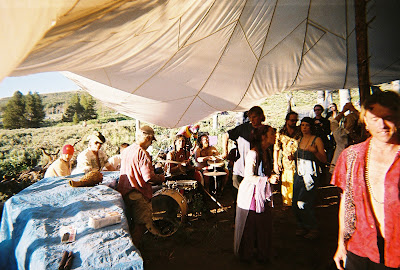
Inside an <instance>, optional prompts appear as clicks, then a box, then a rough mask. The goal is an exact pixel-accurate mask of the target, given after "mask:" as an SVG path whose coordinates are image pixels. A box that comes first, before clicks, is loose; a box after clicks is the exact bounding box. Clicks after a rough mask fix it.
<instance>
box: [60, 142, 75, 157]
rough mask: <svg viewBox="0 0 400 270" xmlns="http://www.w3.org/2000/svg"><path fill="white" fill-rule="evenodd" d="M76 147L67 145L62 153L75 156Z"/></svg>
mask: <svg viewBox="0 0 400 270" xmlns="http://www.w3.org/2000/svg"><path fill="white" fill-rule="evenodd" d="M74 151H75V150H74V147H73V146H72V145H70V144H66V145H64V146H63V148H62V153H63V154H69V155H73V154H74Z"/></svg>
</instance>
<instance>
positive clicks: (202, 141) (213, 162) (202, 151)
mask: <svg viewBox="0 0 400 270" xmlns="http://www.w3.org/2000/svg"><path fill="white" fill-rule="evenodd" d="M198 145H199V148H198V149H197V151H196V153H195V158H196V161H197V162H198V166H197V168H198V169H199V170H202V171H203V179H204V187H205V189H206V190H209V187H210V176H206V175H204V172H209V171H213V170H214V168H215V167H217V170H218V171H224V172H226V175H224V176H223V180H222V185H221V191H223V189H224V187H225V186H226V183H227V182H228V170H227V169H226V168H225V167H224V163H223V159H221V158H220V157H219V155H220V154H219V152H218V150H217V148H215V147H214V146H212V145H210V139H209V137H208V134H207V133H203V134H201V135H200V136H199V138H198Z"/></svg>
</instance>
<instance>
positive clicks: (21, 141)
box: [0, 90, 358, 184]
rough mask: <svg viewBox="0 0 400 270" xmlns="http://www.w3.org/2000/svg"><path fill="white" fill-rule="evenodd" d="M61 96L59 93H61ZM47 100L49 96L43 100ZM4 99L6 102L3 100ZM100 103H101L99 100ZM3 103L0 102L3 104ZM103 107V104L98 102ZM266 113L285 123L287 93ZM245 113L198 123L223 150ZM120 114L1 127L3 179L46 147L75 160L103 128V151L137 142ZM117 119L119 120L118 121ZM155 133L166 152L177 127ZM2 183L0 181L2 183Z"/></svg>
mask: <svg viewBox="0 0 400 270" xmlns="http://www.w3.org/2000/svg"><path fill="white" fill-rule="evenodd" d="M74 93H75V92H72V93H69V94H68V93H63V94H62V95H60V94H57V97H52V98H50V101H49V100H48V101H45V102H44V104H47V102H50V103H52V104H58V103H59V99H58V98H62V99H64V100H69V99H68V96H69V95H72V94H74ZM58 95H60V96H58ZM293 96H294V106H293V107H292V110H294V111H296V112H298V113H299V115H300V117H301V116H302V115H303V116H304V115H308V113H309V112H310V111H311V110H312V109H313V106H314V104H316V99H317V93H316V92H312V91H297V92H295V93H293ZM351 96H352V100H353V102H354V103H357V102H358V91H357V90H352V91H351ZM44 100H46V99H44ZM333 101H334V102H336V103H337V104H339V96H338V93H337V92H333ZM3 102H4V101H3ZM98 103H99V102H98ZM0 105H1V103H0ZM98 106H99V108H102V107H101V106H102V105H101V104H98ZM260 106H261V107H262V108H263V110H264V113H265V116H266V121H265V123H266V124H269V125H271V126H273V127H275V128H278V129H279V128H280V127H281V126H282V125H283V124H284V122H285V121H284V118H285V115H286V113H287V98H286V94H285V93H281V94H276V95H273V96H270V97H268V98H266V99H265V101H264V102H263V103H262V104H261V105H260ZM241 118H242V113H235V112H227V113H224V114H219V115H218V129H216V130H214V129H213V119H212V118H211V117H210V118H208V119H204V120H203V121H200V122H198V123H193V124H199V125H200V132H208V133H209V134H210V135H214V136H218V145H217V148H218V150H219V151H221V150H222V149H221V144H222V134H224V133H225V132H226V131H227V130H229V129H232V128H234V127H235V126H236V124H237V122H238V120H239V119H241ZM124 119H130V118H127V117H124V116H123V115H120V114H117V113H116V112H114V111H112V110H111V109H108V108H107V109H104V108H103V109H99V119H95V120H90V121H87V122H86V125H83V123H79V124H77V125H73V124H72V123H61V122H57V121H56V120H54V122H53V123H54V124H55V125H54V126H47V127H43V128H36V129H17V130H4V129H0V179H2V178H3V179H12V178H18V175H19V174H20V173H21V172H22V171H24V170H30V169H32V168H34V167H35V166H44V165H46V164H47V163H48V161H49V159H48V157H47V156H46V155H44V154H43V153H42V151H41V148H44V149H46V151H47V152H48V153H56V152H57V150H59V149H61V148H62V146H63V145H64V144H72V145H75V153H76V154H75V155H74V158H73V161H75V159H76V156H77V154H79V153H80V152H81V151H83V150H84V149H86V147H87V142H88V140H87V136H88V135H89V134H91V133H92V132H93V131H94V130H98V131H101V132H102V133H103V135H104V136H105V137H106V143H105V144H104V145H103V147H102V150H103V151H105V152H106V154H107V155H108V156H112V155H115V154H117V153H118V150H119V146H120V145H121V144H122V143H129V144H131V143H133V142H134V141H135V131H136V124H135V120H133V119H130V120H124ZM116 120H118V121H116ZM151 126H152V127H153V128H154V130H155V133H156V137H157V141H156V142H155V143H154V144H153V145H152V149H150V150H151V153H152V155H153V156H155V155H156V154H157V153H158V152H159V151H165V150H166V149H167V148H168V147H170V146H172V145H173V140H174V137H175V134H176V133H177V132H178V130H179V129H178V128H175V129H167V128H162V127H158V126H154V125H151ZM0 184H1V182H0Z"/></svg>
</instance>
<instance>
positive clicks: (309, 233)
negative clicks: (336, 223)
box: [304, 229, 319, 240]
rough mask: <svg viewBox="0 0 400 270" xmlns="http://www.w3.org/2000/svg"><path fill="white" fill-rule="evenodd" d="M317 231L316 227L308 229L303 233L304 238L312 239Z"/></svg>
mask: <svg viewBox="0 0 400 270" xmlns="http://www.w3.org/2000/svg"><path fill="white" fill-rule="evenodd" d="M318 235H319V231H318V230H316V229H313V230H310V231H309V232H308V233H307V234H306V235H304V238H306V239H309V240H314V239H316V238H317V237H318Z"/></svg>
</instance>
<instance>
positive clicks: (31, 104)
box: [25, 92, 46, 128]
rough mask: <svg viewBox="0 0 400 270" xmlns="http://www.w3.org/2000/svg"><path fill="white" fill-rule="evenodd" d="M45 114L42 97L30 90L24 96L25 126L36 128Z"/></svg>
mask: <svg viewBox="0 0 400 270" xmlns="http://www.w3.org/2000/svg"><path fill="white" fill-rule="evenodd" d="M45 116H46V113H45V112H44V106H43V103H42V98H41V97H40V95H39V94H38V93H37V92H35V93H34V94H32V93H31V92H29V93H28V95H27V96H25V119H26V127H31V128H38V127H40V126H41V124H42V123H43V120H44V118H45Z"/></svg>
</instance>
